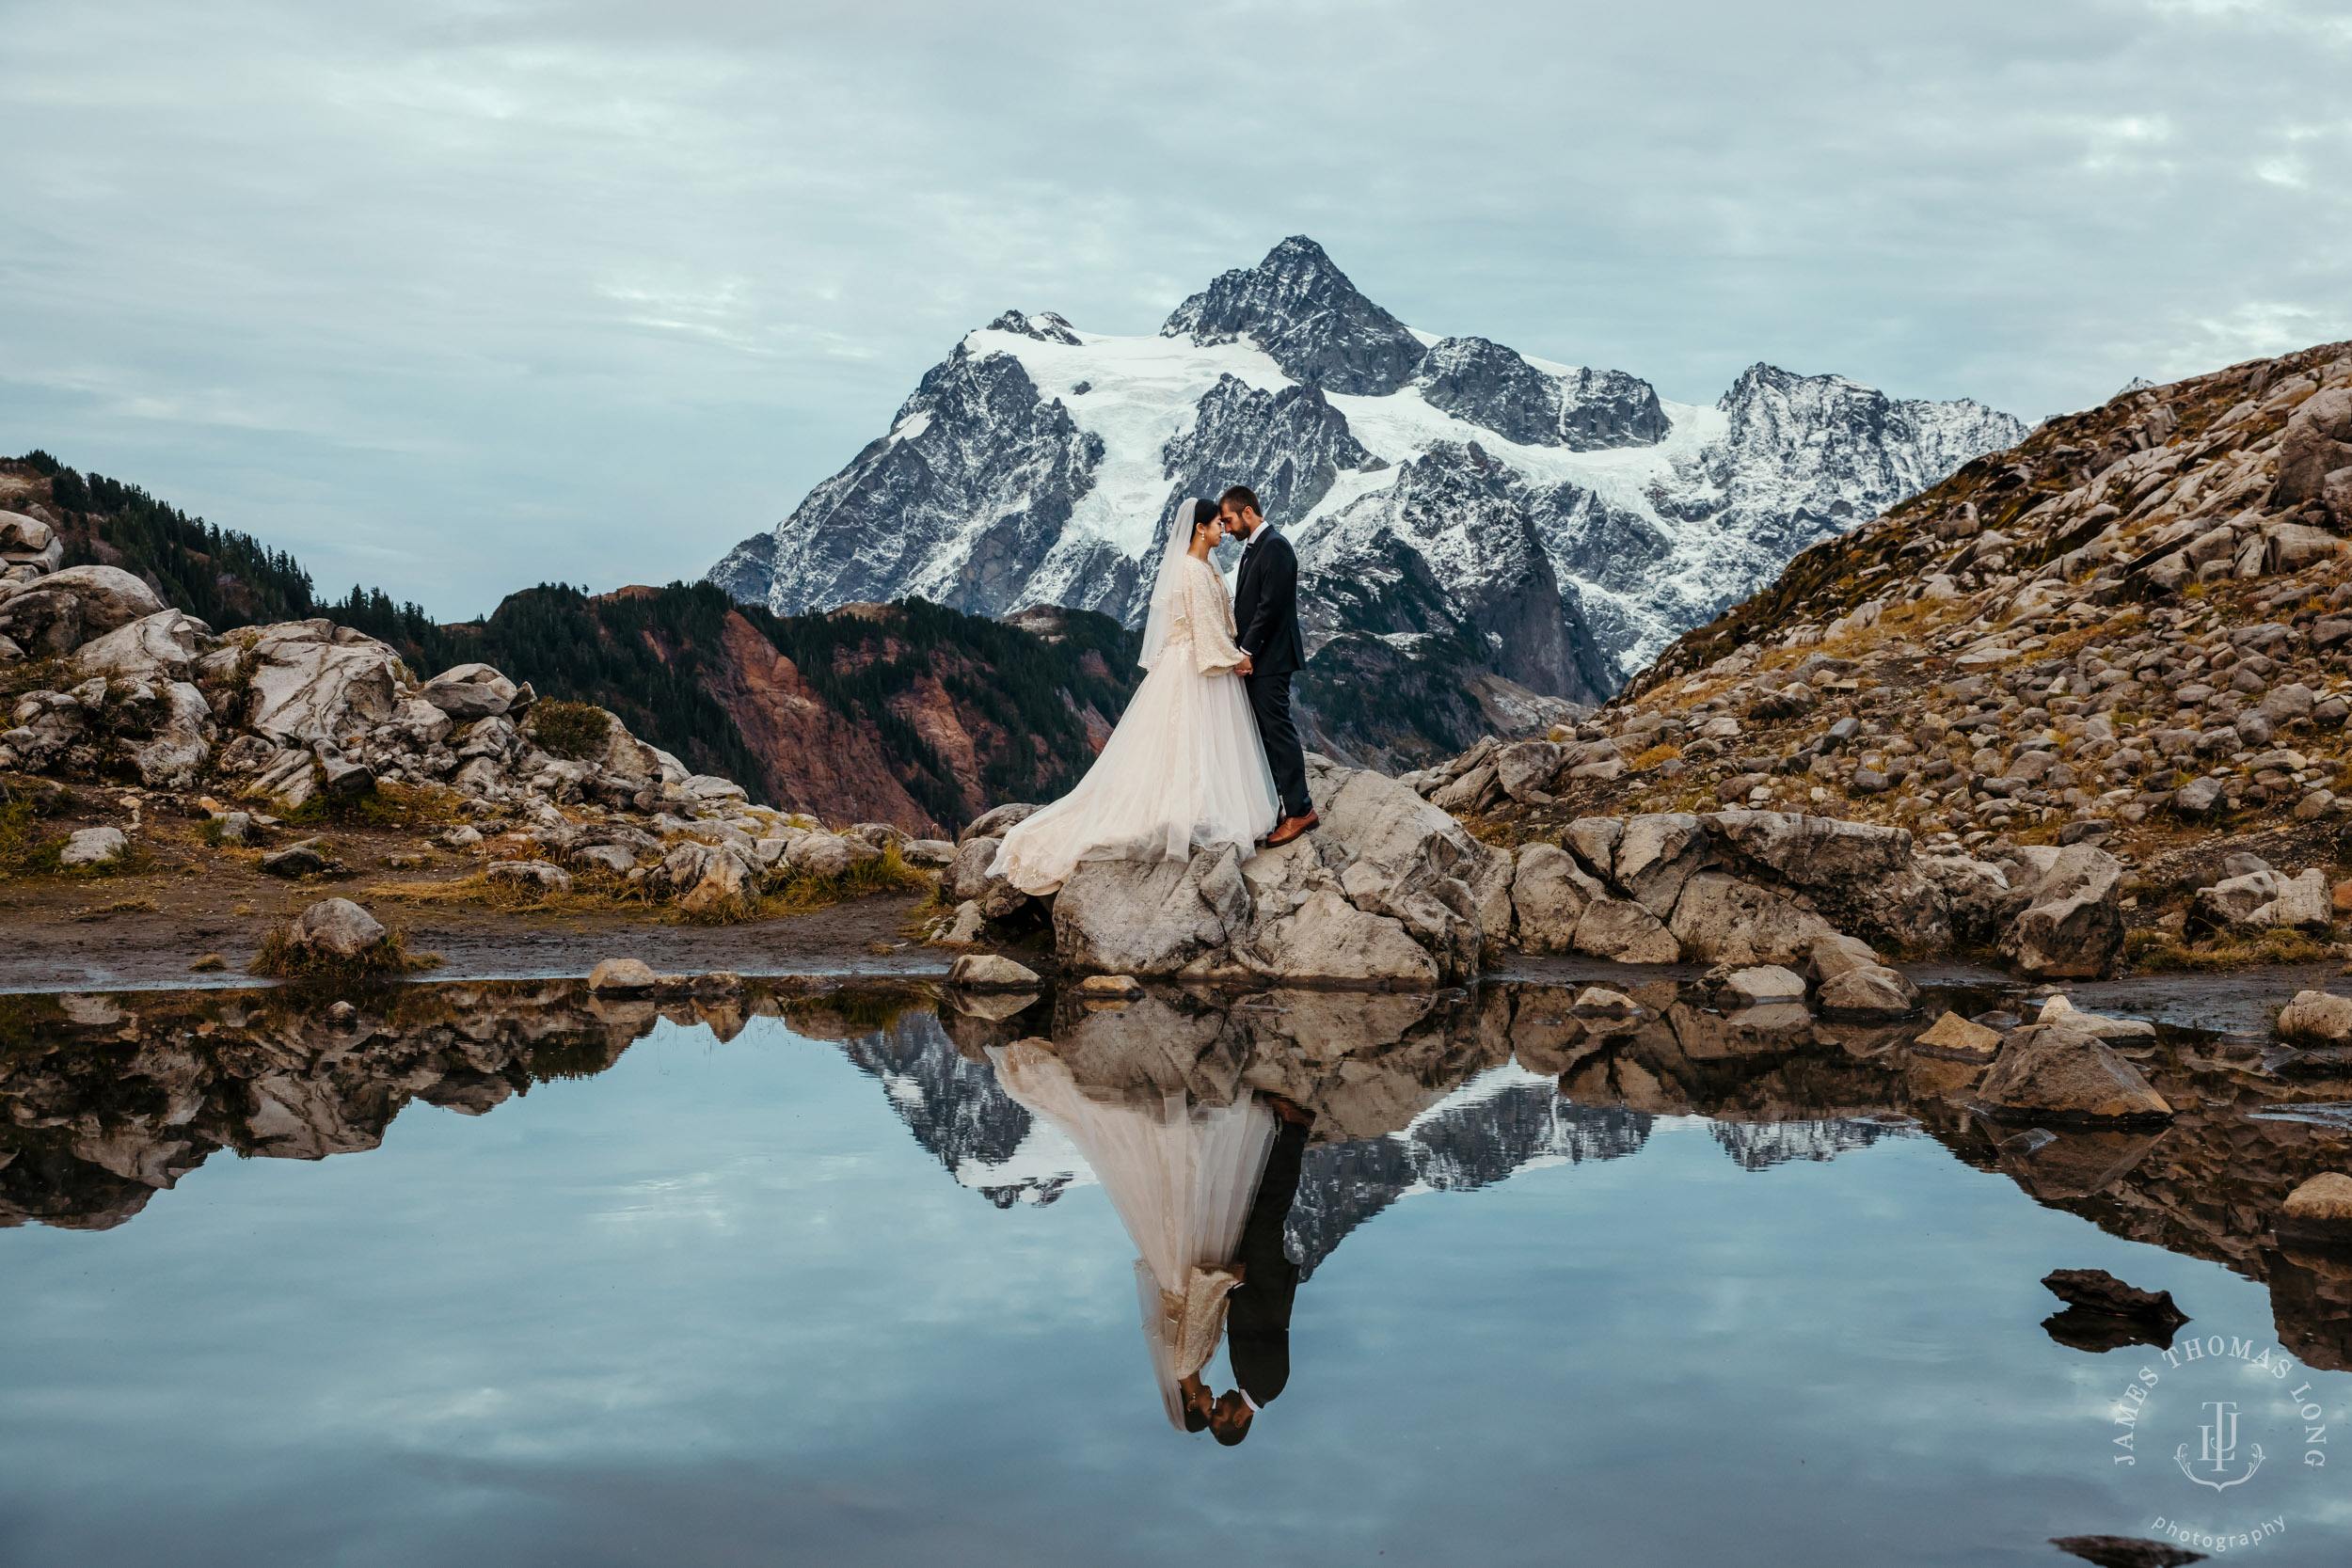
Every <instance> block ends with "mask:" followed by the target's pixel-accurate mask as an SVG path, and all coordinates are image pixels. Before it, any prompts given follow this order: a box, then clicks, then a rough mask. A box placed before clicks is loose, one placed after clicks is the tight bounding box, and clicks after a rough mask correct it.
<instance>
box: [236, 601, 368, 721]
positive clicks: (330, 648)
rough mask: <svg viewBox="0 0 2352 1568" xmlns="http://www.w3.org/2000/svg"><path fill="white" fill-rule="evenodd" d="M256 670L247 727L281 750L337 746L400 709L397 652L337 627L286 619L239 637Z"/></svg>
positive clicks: (318, 622) (323, 623) (329, 623)
mask: <svg viewBox="0 0 2352 1568" xmlns="http://www.w3.org/2000/svg"><path fill="white" fill-rule="evenodd" d="M238 636H239V639H240V640H241V641H243V642H244V643H245V647H246V657H248V658H249V659H250V660H251V666H252V683H251V691H252V698H251V702H252V706H251V709H250V711H249V712H248V713H247V714H246V727H247V728H249V729H252V730H253V731H255V732H256V733H258V734H261V735H263V736H268V737H270V738H271V739H273V740H277V741H278V742H280V743H281V744H282V743H284V742H286V741H298V742H301V743H302V744H304V745H308V744H310V742H312V741H315V740H337V739H341V738H342V736H345V735H347V734H349V733H351V732H352V731H353V730H356V729H372V728H373V727H374V726H375V725H377V724H381V723H383V722H385V721H388V720H390V719H392V718H393V717H395V716H396V715H397V714H398V713H399V711H400V707H399V687H398V685H397V680H396V676H395V673H394V671H395V667H396V666H397V665H398V664H399V662H400V657H399V656H398V655H397V654H395V653H393V652H392V650H391V649H390V648H389V647H387V646H385V645H384V644H383V643H381V642H378V641H376V640H375V639H374V638H373V637H368V636H365V635H364V634H362V633H359V632H356V631H353V630H352V629H351V628H350V627H348V626H336V625H335V623H334V622H332V621H327V620H312V621H282V622H279V623H278V624H277V625H275V626H262V627H261V628H260V629H259V630H257V631H253V632H246V633H239V634H238Z"/></svg>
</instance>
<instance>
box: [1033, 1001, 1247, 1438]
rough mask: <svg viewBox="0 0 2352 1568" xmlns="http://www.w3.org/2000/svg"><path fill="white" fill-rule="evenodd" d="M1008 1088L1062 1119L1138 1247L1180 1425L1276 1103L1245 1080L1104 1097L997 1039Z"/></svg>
mask: <svg viewBox="0 0 2352 1568" xmlns="http://www.w3.org/2000/svg"><path fill="white" fill-rule="evenodd" d="M988 1054H989V1058H990V1060H991V1061H992V1062H993V1064H994V1066H995V1069H996V1077H997V1081H998V1082H999V1083H1001V1084H1002V1085H1004V1087H1005V1092H1006V1093H1007V1094H1009V1095H1010V1096H1011V1097H1012V1098H1013V1099H1014V1100H1015V1101H1019V1102H1020V1103H1021V1104H1022V1105H1024V1106H1025V1107H1027V1109H1028V1110H1030V1111H1031V1112H1032V1113H1034V1114H1036V1115H1037V1116H1040V1117H1043V1118H1044V1119H1045V1120H1046V1121H1048V1122H1050V1123H1052V1124H1053V1125H1054V1126H1056V1127H1058V1128H1060V1129H1061V1131H1062V1132H1064V1133H1066V1134H1067V1135H1068V1136H1069V1139H1070V1141H1071V1142H1072V1143H1073V1144H1075V1145H1076V1146H1077V1148H1078V1152H1079V1153H1080V1154H1082V1155H1084V1156H1085V1157H1086V1162H1087V1165H1088V1168H1089V1169H1090V1170H1092V1171H1093V1172H1094V1175H1095V1179H1096V1180H1099V1181H1101V1182H1102V1183H1103V1190H1104V1192H1105V1193H1107V1194H1108V1195H1109V1196H1110V1200H1111V1207H1112V1208H1114V1209H1116V1210H1117V1211H1118V1212H1119V1218H1120V1223H1121V1224H1123V1225H1124V1226H1125V1227H1127V1235H1128V1237H1129V1238H1130V1239H1131V1240H1132V1241H1133V1242H1134V1243H1135V1244H1136V1251H1137V1252H1139V1253H1141V1254H1142V1256H1141V1257H1140V1258H1138V1259H1136V1298H1137V1302H1138V1305H1139V1306H1140V1307H1141V1308H1142V1314H1143V1342H1144V1347H1145V1349H1146V1350H1148V1351H1149V1352H1150V1353H1151V1357H1152V1379H1153V1381H1154V1382H1156V1383H1157V1384H1158V1385H1159V1390H1160V1402H1161V1405H1162V1407H1163V1408H1164V1409H1165V1410H1166V1411H1167V1413H1168V1420H1169V1422H1170V1423H1171V1424H1173V1425H1174V1426H1175V1427H1176V1428H1177V1430H1178V1431H1182V1430H1184V1394H1183V1389H1182V1385H1183V1380H1184V1379H1185V1378H1187V1377H1189V1376H1191V1375H1192V1374H1193V1373H1195V1372H1197V1371H1199V1370H1200V1369H1201V1368H1202V1367H1203V1366H1206V1365H1207V1364H1208V1360H1209V1357H1210V1356H1211V1355H1213V1354H1216V1345H1217V1340H1218V1339H1219V1338H1221V1337H1222V1336H1223V1334H1224V1331H1225V1305H1226V1304H1225V1298H1226V1296H1227V1294H1228V1293H1229V1292H1231V1291H1232V1289H1233V1287H1234V1286H1235V1285H1237V1284H1239V1283H1240V1279H1241V1276H1240V1275H1238V1274H1236V1273H1234V1272H1233V1270H1232V1268H1231V1267H1230V1265H1231V1263H1232V1258H1233V1254H1234V1252H1235V1251H1236V1250H1238V1249H1239V1247H1240V1246H1241V1233H1242V1227H1244V1226H1245V1225H1247V1224H1248V1220H1249V1205H1250V1204H1251V1203H1252V1202H1253V1201H1255V1200H1256V1198H1257V1196H1258V1181H1259V1179H1260V1178H1261V1177H1263V1175H1264V1174H1265V1165H1266V1156H1267V1155H1268V1154H1269V1153H1270V1152H1271V1151H1272V1149H1273V1148H1274V1133H1275V1125H1274V1113H1273V1112H1272V1111H1270V1110H1268V1109H1266V1107H1265V1106H1264V1105H1263V1103H1261V1102H1260V1101H1259V1100H1258V1098H1257V1096H1256V1095H1254V1094H1252V1093H1251V1092H1250V1091H1248V1089H1244V1090H1242V1091H1241V1098H1240V1099H1238V1100H1237V1101H1234V1102H1233V1103H1232V1104H1230V1105H1195V1104H1193V1103H1191V1102H1190V1101H1189V1100H1188V1099H1187V1097H1186V1096H1185V1095H1184V1094H1183V1093H1182V1092H1181V1091H1180V1092H1177V1093H1173V1094H1165V1095H1153V1096H1150V1097H1149V1098H1141V1097H1138V1098H1126V1097H1117V1098H1097V1097H1096V1096H1095V1095H1093V1094H1091V1093H1089V1091H1088V1090H1087V1089H1085V1088H1084V1087H1082V1086H1081V1085H1079V1084H1078V1082H1077V1080H1076V1078H1075V1077H1074V1076H1073V1074H1072V1073H1071V1070H1070V1068H1069V1065H1068V1064H1067V1063H1065V1062H1064V1061H1062V1059H1061V1058H1060V1057H1059V1056H1057V1055H1056V1054H1055V1053H1053V1051H1052V1050H1051V1049H1050V1048H1049V1047H1048V1046H1047V1045H1046V1044H1045V1042H1043V1041H1041V1040H1017V1041H1015V1042H1014V1043H1013V1044H1011V1045H1009V1046H992V1047H991V1048H990V1049H989V1053H988Z"/></svg>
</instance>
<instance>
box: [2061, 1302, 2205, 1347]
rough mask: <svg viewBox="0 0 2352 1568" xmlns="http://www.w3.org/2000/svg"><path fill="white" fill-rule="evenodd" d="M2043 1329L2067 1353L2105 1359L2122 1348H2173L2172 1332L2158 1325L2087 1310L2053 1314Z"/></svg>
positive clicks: (2068, 1309) (2070, 1310)
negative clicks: (2097, 1356)
mask: <svg viewBox="0 0 2352 1568" xmlns="http://www.w3.org/2000/svg"><path fill="white" fill-rule="evenodd" d="M2042 1329H2043V1331H2044V1332H2045V1333H2047V1334H2048V1335H2049V1336H2050V1338H2053V1339H2056V1340H2057V1341H2058V1343H2059V1344H2061V1345H2064V1346H2066V1347H2067V1348H2068V1349H2070V1350H2079V1351H2089V1352H2090V1354H2093V1355H2105V1354H2106V1353H2107V1352H2109V1351H2111V1350H2122V1348H2123V1347H2124V1346H2125V1345H2153V1346H2155V1347H2156V1348H2157V1349H2158V1350H2170V1349H2171V1348H2172V1335H2173V1330H2172V1328H2171V1327H2170V1326H2169V1325H2166V1324H2161V1323H2148V1322H2143V1321H2142V1320H2140V1319H2137V1318H2119V1317H2115V1316H2113V1315H2112V1314H2109V1313H2106V1312H2093V1311H2091V1310H2090V1308H2088V1307H2067V1308H2066V1309H2065V1310H2064V1311H2062V1312H2053V1313H2051V1314H2050V1315H2049V1316H2048V1317H2046V1318H2044V1319H2042Z"/></svg>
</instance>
